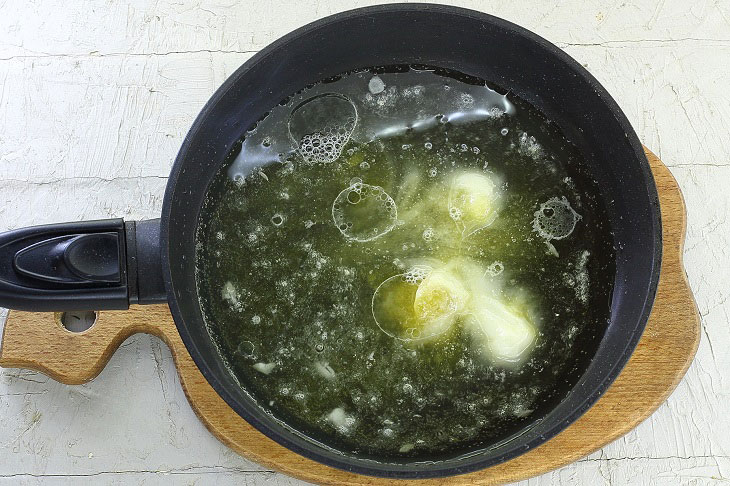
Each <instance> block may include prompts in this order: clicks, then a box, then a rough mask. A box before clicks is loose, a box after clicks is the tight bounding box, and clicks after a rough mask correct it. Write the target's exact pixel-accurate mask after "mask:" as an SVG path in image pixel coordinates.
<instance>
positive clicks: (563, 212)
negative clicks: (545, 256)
mask: <svg viewBox="0 0 730 486" xmlns="http://www.w3.org/2000/svg"><path fill="white" fill-rule="evenodd" d="M580 220H581V215H580V214H578V213H576V212H575V211H574V210H573V208H572V207H571V206H570V203H569V202H568V200H567V199H566V198H565V197H564V196H563V197H562V198H557V197H552V198H550V199H548V200H547V201H545V202H544V203H541V204H540V207H539V208H538V210H537V211H535V217H534V219H533V220H532V228H533V229H534V230H535V232H536V233H537V234H538V235H540V236H541V237H542V238H545V239H546V240H548V241H549V240H562V239H564V238H567V237H568V236H570V234H571V233H573V230H575V225H576V224H577V223H578V221H580Z"/></svg>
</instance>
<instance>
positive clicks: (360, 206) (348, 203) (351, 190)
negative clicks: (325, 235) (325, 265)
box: [332, 178, 398, 242]
mask: <svg viewBox="0 0 730 486" xmlns="http://www.w3.org/2000/svg"><path fill="white" fill-rule="evenodd" d="M350 184H351V185H350V186H349V187H347V188H346V189H344V190H343V191H342V192H340V194H338V195H337V197H336V198H335V201H334V203H333V204H332V219H333V221H334V223H335V226H336V227H337V229H338V230H340V233H342V234H343V235H344V236H345V237H346V238H347V239H349V240H354V241H358V242H366V241H370V240H373V239H375V238H378V237H379V236H382V235H384V234H386V233H388V232H389V231H390V230H392V229H393V228H394V227H395V223H396V221H397V218H398V211H397V208H396V205H395V201H394V200H393V198H392V197H390V195H388V193H386V192H385V191H384V190H383V188H382V187H380V186H371V185H370V184H365V183H363V182H362V180H361V179H360V178H353V179H352V180H351V181H350Z"/></svg>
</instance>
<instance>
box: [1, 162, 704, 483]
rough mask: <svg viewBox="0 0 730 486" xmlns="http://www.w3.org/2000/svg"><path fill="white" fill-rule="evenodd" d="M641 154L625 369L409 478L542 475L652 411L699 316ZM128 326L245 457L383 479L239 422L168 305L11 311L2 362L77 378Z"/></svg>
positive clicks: (664, 182) (679, 218)
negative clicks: (492, 444)
mask: <svg viewBox="0 0 730 486" xmlns="http://www.w3.org/2000/svg"><path fill="white" fill-rule="evenodd" d="M646 154H647V157H648V158H649V162H650V164H651V167H652V171H653V173H654V178H655V180H656V184H657V188H658V190H659V199H660V203H661V213H662V224H663V228H662V231H663V235H664V254H663V260H662V267H661V277H660V279H659V288H658V291H657V296H656V301H655V303H654V307H653V309H652V312H651V316H650V318H649V322H648V324H647V326H646V330H645V332H644V335H643V336H642V338H641V340H640V342H639V344H638V347H637V349H636V351H635V352H634V354H633V355H632V357H631V359H630V360H629V362H628V364H627V365H626V367H625V368H624V370H623V371H622V372H621V374H620V375H619V377H618V378H617V379H616V381H615V382H614V383H613V385H611V387H610V388H609V389H608V391H607V392H606V393H605V394H604V395H603V396H602V397H601V399H600V400H599V401H598V402H597V403H596V404H595V405H594V406H593V407H592V408H591V409H590V410H589V411H588V412H587V413H586V414H585V415H583V416H582V417H581V418H580V419H578V421H576V422H575V423H574V424H572V425H571V426H570V427H568V428H567V429H565V430H564V431H563V432H561V433H560V434H558V435H557V436H556V437H555V438H553V439H551V440H549V441H548V442H546V443H545V444H543V445H541V446H540V447H537V448H535V449H533V450H531V451H529V452H527V453H526V454H523V455H521V456H519V457H517V458H515V459H512V460H510V461H507V462H505V463H502V464H499V465H496V466H493V467H490V468H487V469H484V470H481V471H477V472H473V473H469V474H466V475H461V476H456V477H451V478H442V479H432V480H425V481H413V482H419V483H422V484H426V483H432V484H480V485H492V484H502V483H507V482H512V481H518V480H521V479H525V478H529V477H532V476H536V475H539V474H543V473H546V472H548V471H550V470H553V469H555V468H558V467H561V466H564V465H566V464H569V463H571V462H573V461H575V460H577V459H580V458H581V457H583V456H586V455H587V454H590V453H591V452H594V451H595V450H597V449H600V448H601V447H603V446H604V445H606V444H608V443H609V442H611V441H613V440H615V439H617V438H619V437H621V436H622V435H624V434H626V433H627V432H629V431H630V430H631V429H632V428H634V427H635V426H636V425H638V424H639V423H640V422H642V421H643V420H644V419H646V418H647V417H648V416H649V415H651V413H652V412H654V410H656V409H657V407H659V405H661V404H662V403H663V402H664V400H666V398H667V397H668V396H669V394H670V393H671V392H672V391H673V390H674V388H675V387H676V386H677V384H678V383H679V381H680V380H681V379H682V377H683V376H684V374H685V372H686V371H687V368H688V367H689V365H690V363H691V361H692V358H693V357H694V354H695V351H696V350H697V346H698V344H699V339H700V332H699V329H700V327H699V325H700V323H699V314H698V312H697V308H696V306H695V303H694V300H693V297H692V294H691V292H690V289H689V286H688V284H687V279H686V275H685V272H684V268H683V267H682V247H683V244H684V234H685V224H686V220H685V218H686V213H685V208H684V202H683V201H682V195H681V193H680V191H679V187H678V186H677V182H676V181H675V180H674V178H673V177H672V174H671V173H670V172H669V170H668V169H667V168H666V167H665V166H664V164H662V162H661V161H660V160H659V159H658V158H657V157H656V156H655V155H654V154H653V153H651V152H650V151H649V150H648V149H647V150H646ZM135 333H149V334H153V335H155V336H158V337H159V338H161V339H162V340H163V341H164V342H165V343H167V345H168V346H169V347H170V350H171V351H172V356H173V358H174V359H175V364H176V365H177V369H178V372H179V374H180V382H181V383H182V386H183V389H184V391H185V394H186V395H187V397H188V400H189V402H190V405H191V406H192V408H193V410H195V412H196V414H197V415H198V417H199V418H200V420H202V421H203V423H204V424H205V425H206V426H207V427H208V429H209V430H210V431H211V432H212V433H213V434H214V435H215V436H216V437H218V439H220V440H221V441H222V442H223V443H224V444H226V445H227V446H228V447H230V448H231V449H233V450H235V451H236V452H238V453H239V454H241V455H242V456H244V457H246V458H248V459H251V460H253V461H256V462H258V463H261V464H263V465H265V466H267V467H271V468H273V469H276V470H279V471H281V472H283V473H286V474H289V475H291V476H295V477H297V478H300V479H303V480H306V481H311V482H314V483H322V484H349V485H363V484H386V483H388V481H387V480H383V479H378V478H372V477H367V476H361V475H357V474H353V473H348V472H345V471H340V470H338V469H333V468H330V467H327V466H324V465H322V464H319V463H317V462H315V461H312V460H310V459H306V458H304V457H302V456H300V455H298V454H295V453H293V452H291V451H289V450H288V449H286V448H284V447H283V446H281V445H279V444H278V443H276V442H274V441H272V440H271V439H269V438H267V437H266V436H264V435H263V434H261V433H260V432H259V431H257V430H256V429H254V428H253V427H252V426H250V425H249V424H248V423H247V422H245V421H244V420H243V419H242V418H241V417H239V416H238V415H237V414H236V413H235V412H234V411H233V410H232V409H231V408H230V407H228V405H227V404H226V403H225V402H224V401H223V399H221V398H220V397H219V396H218V394H217V393H216V392H215V391H214V390H213V388H212V387H211V386H210V385H209V384H208V382H207V381H206V380H205V379H204V378H203V376H202V375H201V373H200V371H199V370H198V368H197V367H196V365H195V363H194V362H193V360H192V358H191V357H190V355H189V354H188V352H187V350H186V348H185V346H184V345H183V343H182V340H181V339H180V336H179V334H178V332H177V328H176V327H175V323H174V322H173V320H172V317H171V316H170V313H169V310H168V308H167V306H166V305H157V306H133V307H132V308H131V309H130V310H128V311H104V312H100V313H99V314H98V317H97V319H96V322H95V323H94V325H93V326H92V327H91V328H90V329H88V330H87V331H84V332H81V333H72V332H70V331H67V330H66V329H64V327H63V326H62V325H61V322H60V314H53V313H36V312H20V311H12V312H10V314H9V316H8V319H7V321H6V323H5V330H4V333H3V339H2V348H0V366H3V367H11V368H28V369H32V370H37V371H40V372H42V373H45V374H47V375H49V376H50V377H51V378H53V379H55V380H57V381H60V382H63V383H68V384H79V383H84V382H87V381H89V380H91V379H93V378H94V377H95V376H96V375H98V374H99V372H100V371H101V370H102V368H104V366H105V365H106V363H107V361H109V358H110V357H111V355H112V354H113V353H114V351H115V350H116V349H117V347H118V346H119V345H120V344H121V343H122V341H124V340H125V339H126V338H127V337H129V336H130V335H132V334H135ZM399 482H400V483H405V482H410V481H399Z"/></svg>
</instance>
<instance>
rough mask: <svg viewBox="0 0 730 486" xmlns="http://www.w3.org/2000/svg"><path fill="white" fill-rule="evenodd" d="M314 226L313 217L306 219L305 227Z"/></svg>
mask: <svg viewBox="0 0 730 486" xmlns="http://www.w3.org/2000/svg"><path fill="white" fill-rule="evenodd" d="M312 226H314V221H312V220H311V219H308V220H306V221H305V222H304V227H305V228H307V229H309V228H311V227H312Z"/></svg>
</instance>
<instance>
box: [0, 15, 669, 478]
mask: <svg viewBox="0 0 730 486" xmlns="http://www.w3.org/2000/svg"><path fill="white" fill-rule="evenodd" d="M397 64H423V65H430V66H438V67H442V68H446V69H451V70H454V71H459V72H462V73H465V74H468V75H472V76H476V77H479V78H483V79H486V80H489V81H491V82H493V83H495V84H497V85H499V86H503V87H506V88H509V89H510V90H511V91H513V92H514V93H515V94H516V95H518V96H519V97H521V98H522V99H524V100H527V101H528V102H530V103H532V104H533V105H535V106H536V107H538V108H539V109H540V110H541V111H542V112H543V113H544V114H545V115H546V116H547V117H548V118H549V119H551V120H552V121H554V122H555V123H556V124H557V125H558V126H559V127H560V128H561V130H562V131H563V133H564V134H565V136H566V137H567V138H568V139H569V140H570V141H572V142H573V143H574V144H575V145H576V146H577V147H578V148H579V150H580V151H581V152H582V154H583V156H584V158H585V163H586V164H587V169H588V170H589V171H590V173H591V174H592V175H593V177H594V178H595V180H596V181H597V182H598V185H599V188H600V192H601V197H602V198H603V199H604V202H605V203H606V206H607V208H608V214H609V219H610V225H611V228H612V230H613V235H614V245H615V247H616V275H615V277H614V293H613V296H612V302H611V303H610V304H611V322H610V324H609V325H608V327H607V330H606V332H605V334H604V336H603V339H602V341H601V343H600V346H599V348H598V351H597V352H596V354H595V357H594V358H593V360H592V361H591V362H590V365H588V366H587V367H586V369H585V370H584V372H583V374H582V376H581V377H580V379H579V380H578V382H577V384H576V385H575V386H574V387H573V389H572V390H571V393H570V394H568V396H567V398H566V399H565V400H564V401H562V402H560V403H557V404H556V405H555V407H554V408H552V410H551V411H549V413H547V414H545V415H544V416H542V417H536V419H537V418H539V419H540V420H535V421H534V422H533V423H531V424H529V426H527V427H525V428H524V429H523V430H520V431H518V432H517V433H516V434H514V435H513V436H512V437H510V438H508V439H507V440H504V441H502V442H500V443H499V444H493V445H492V447H489V448H486V449H483V450H479V451H474V452H473V453H470V454H468V455H460V456H459V457H451V458H446V459H444V460H440V461H438V462H428V463H424V462H421V463H413V462H410V463H409V462H393V463H382V462H376V461H373V460H371V459H366V458H361V457H354V456H351V455H347V454H342V453H339V452H337V451H334V450H331V449H328V448H326V447H323V446H322V445H320V444H317V443H314V442H312V441H311V440H308V439H307V438H306V437H305V436H303V434H300V433H299V432H297V431H296V430H293V429H291V428H289V427H287V426H286V425H283V424H281V423H279V422H277V421H275V420H273V419H272V418H271V417H270V416H268V415H266V414H265V413H264V412H263V411H262V410H261V409H259V408H258V407H257V406H256V405H255V404H254V403H253V401H252V400H251V399H250V398H249V397H248V395H247V394H246V393H245V391H244V390H242V389H241V388H240V387H239V386H238V385H237V384H236V382H235V381H234V380H233V378H232V376H231V374H230V373H229V372H228V371H227V370H226V368H225V367H224V365H223V362H222V360H221V357H220V356H219V354H218V353H217V351H216V349H215V347H214V345H213V343H212V341H211V338H210V336H209V334H208V332H207V331H206V328H205V326H204V325H203V320H202V316H201V310H200V307H199V304H198V296H197V288H196V283H195V275H194V271H195V270H194V267H195V232H196V227H197V224H198V214H199V211H200V207H201V204H202V201H203V197H204V196H205V193H206V190H207V187H208V184H209V183H210V181H211V179H212V178H213V176H214V175H215V173H216V171H217V170H218V168H219V166H220V165H221V164H222V162H223V160H224V158H225V156H226V154H227V153H228V152H229V150H230V149H231V147H232V146H233V144H234V143H235V142H236V141H237V140H239V139H240V138H241V137H242V135H243V134H244V133H245V130H246V129H247V128H248V127H249V126H251V125H252V124H253V123H255V122H256V121H257V120H258V119H259V118H260V117H261V116H262V115H263V114H264V113H266V112H267V111H268V110H269V109H270V108H271V107H273V106H275V105H276V104H277V103H279V101H281V100H282V99H284V98H285V97H287V96H289V95H290V94H292V93H294V92H296V91H297V90H299V89H301V88H302V87H304V86H305V85H308V84H311V83H315V82H317V81H320V80H322V79H324V78H327V77H330V76H334V75H337V74H340V73H342V72H345V71H349V70H354V69H358V68H364V67H370V66H383V65H397ZM627 82H628V81H627ZM661 248H662V242H661V222H660V217H659V203H658V199H657V192H656V187H655V185H654V181H653V179H652V176H651V172H650V170H649V165H648V163H647V160H646V158H645V156H644V153H643V150H642V147H641V144H640V143H639V140H638V138H637V137H636V134H635V133H634V131H633V129H632V128H631V126H630V125H629V122H628V121H627V120H626V117H625V116H624V114H623V113H622V112H621V110H620V109H619V107H618V106H617V105H616V103H615V102H614V100H613V99H612V98H611V96H610V95H609V94H608V93H607V92H606V90H605V89H604V88H603V87H602V86H601V85H600V84H599V83H598V82H597V81H596V80H595V79H594V78H593V77H592V76H591V75H590V74H589V73H588V72H587V71H586V70H585V69H583V68H582V67H581V66H580V65H579V64H578V63H577V62H576V61H574V60H573V59H572V58H570V57H569V56H568V55H567V54H565V53H564V52H562V51H561V50H560V49H558V48H557V47H555V46H554V45H552V44H550V43H549V42H547V41H545V40H544V39H542V38H540V37H538V36H537V35H535V34H533V33H531V32H529V31H527V30H525V29H522V28H520V27H518V26H516V25H514V24H511V23H509V22H506V21H504V20H500V19H498V18H495V17H491V16H489V15H486V14H482V13H478V12H474V11H471V10H465V9H460V8H454V7H445V6H436V5H426V4H420V5H419V4H410V5H405V4H398V5H389V6H377V7H372V8H364V9H358V10H353V11H349V12H344V13H341V14H338V15H334V16H331V17H327V18H325V19H323V20H320V21H317V22H314V23H312V24H309V25H307V26H305V27H302V28H301V29H298V30H296V31H294V32H292V33H291V34H289V35H287V36H285V37H283V38H282V39H279V40H278V41H276V42H274V43H273V44H271V45H270V46H268V47H266V48H265V49H263V50H262V51H261V52H259V53H258V54H257V55H255V56H254V57H253V58H251V59H250V60H249V61H248V62H246V63H245V64H244V65H243V66H241V67H240V68H239V69H238V70H237V71H236V72H235V73H234V74H233V75H232V76H231V77H230V78H229V79H228V80H227V81H226V82H225V83H223V86H221V87H220V89H218V91H216V93H215V94H214V95H213V97H212V98H211V99H210V101H209V102H208V103H207V104H206V105H205V107H204V108H203V110H202V111H201V112H200V115H199V116H198V118H197V119H196V120H195V123H194V124H193V126H192V128H191V129H190V132H189V133H188V135H187V137H186V138H185V141H184V143H183V145H182V147H181V149H180V153H179V154H178V156H177V159H176V161H175V165H174V167H173V168H172V172H171V174H170V179H169V182H168V185H167V190H166V193H165V200H164V205H163V208H162V217H161V218H160V219H159V220H152V221H140V222H136V223H135V222H124V221H122V220H108V221H96V222H83V223H69V224H63V225H49V226H39V227H33V228H27V229H22V230H15V231H11V232H8V233H5V234H3V235H0V305H3V306H6V307H9V308H13V309H24V310H35V311H38V310H43V311H52V310H53V311H60V310H71V309H73V310H83V309H87V310H100V309H126V308H127V307H128V306H129V304H131V303H140V304H147V303H153V302H165V301H167V302H168V303H169V305H170V310H171V311H172V315H173V317H174V319H175V323H176V324H177V327H178V330H179V331H180V335H181V336H182V339H183V341H184V342H185V345H186V346H187V349H188V351H189V352H190V355H191V356H192V357H193V359H194V360H195V363H196V364H197V365H198V367H199V368H200V370H201V372H202V373H203V375H204V376H205V378H206V379H207V380H208V382H209V383H210V384H211V385H212V386H213V388H214V389H215V390H216V391H217V392H218V393H219V394H220V396H221V397H223V399H224V400H225V401H226V402H227V403H228V404H229V405H230V406H231V407H232V408H233V409H234V410H235V411H236V412H237V413H239V414H240V415H241V416H242V417H243V418H244V419H246V420H247V421H248V422H250V423H251V424H252V425H254V426H255V427H256V428H258V429H259V430H260V431H261V432H263V433H264V434H266V435H268V436H269V437H271V438H272V439H274V440H276V441H277V442H279V443H281V444H283V445H285V446H286V447H288V448H290V449H292V450H294V451H296V452H298V453H300V454H302V455H304V456H307V457H309V458H312V459H315V460H317V461H320V462H322V463H325V464H328V465H331V466H335V467H339V468H342V469H346V470H350V471H355V472H358V473H363V474H371V475H376V476H384V477H399V478H426V477H435V476H446V475H453V474H459V473H464V472H468V471H473V470H476V469H480V468H484V467H487V466H490V465H493V464H496V463H498V462H502V461H505V460H507V459H509V458H512V457H515V456H516V455H518V454H521V453H523V452H525V451H527V450H529V449H531V448H533V447H536V446H537V445H539V444H541V443H542V442H544V441H546V440H548V439H550V438H551V437H553V436H554V435H555V434H557V433H558V432H560V431H561V430H562V429H564V428H565V427H567V426H568V425H569V424H571V423H572V422H573V421H575V420H576V419H577V418H578V417H579V416H580V415H581V414H583V413H584V412H585V411H586V410H587V409H588V408H589V407H590V406H591V405H592V404H593V403H595V402H596V400H597V399H598V397H599V396H600V395H601V394H602V393H603V392H604V391H605V390H606V388H607V387H608V386H609V385H610V384H611V382H612V381H613V380H614V379H615V378H616V376H617V375H618V373H619V371H621V369H622V367H623V366H624V364H625V363H626V361H627V360H628V358H629V356H630V355H631V353H632V351H633V350H634V348H635V346H636V343H637V341H638V340H639V337H640V336H641V333H642V331H643V329H644V326H645V324H646V321H647V319H648V316H649V311H650V310H651V306H652V303H653V300H654V295H655V292H656V287H657V282H658V277H659V266H660V260H661Z"/></svg>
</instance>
